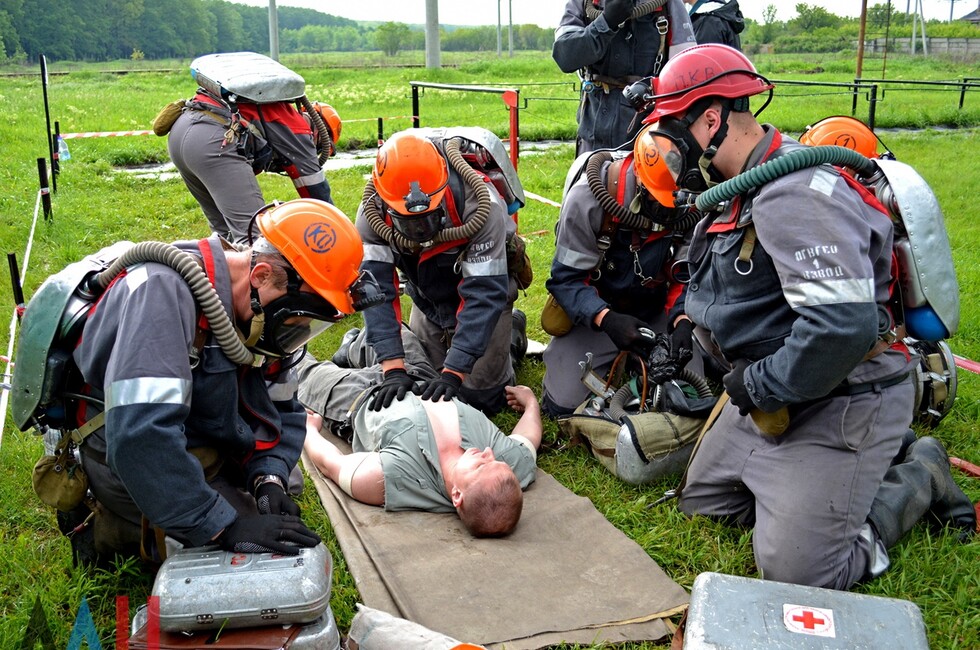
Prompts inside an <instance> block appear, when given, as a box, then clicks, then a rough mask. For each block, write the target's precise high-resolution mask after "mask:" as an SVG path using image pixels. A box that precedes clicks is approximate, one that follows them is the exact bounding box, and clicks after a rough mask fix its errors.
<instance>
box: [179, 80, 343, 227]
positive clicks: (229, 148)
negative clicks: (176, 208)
mask: <svg viewBox="0 0 980 650" xmlns="http://www.w3.org/2000/svg"><path fill="white" fill-rule="evenodd" d="M199 108H204V109H206V110H197V109H199ZM239 111H240V112H241V114H242V116H243V117H244V118H245V119H247V120H251V121H252V122H253V123H254V124H256V125H259V126H260V127H261V129H262V131H263V132H264V135H265V137H264V138H259V137H257V136H255V135H254V134H252V133H250V132H248V133H247V134H245V135H242V136H239V137H238V138H236V139H235V140H233V141H231V142H228V141H226V139H225V134H226V133H227V132H228V123H227V122H225V123H222V122H219V121H218V120H217V118H216V117H215V116H220V117H223V118H225V119H228V118H229V117H230V113H229V112H228V111H227V110H226V109H224V108H222V107H220V106H218V105H217V104H215V103H214V100H212V99H210V98H208V97H206V96H204V95H203V94H201V93H199V94H198V96H197V97H195V99H194V101H193V102H192V103H191V107H190V108H187V109H185V110H184V112H183V113H182V114H181V115H180V117H178V118H177V121H176V122H174V125H173V127H172V128H171V130H170V135H169V136H168V138H167V149H168V150H169V152H170V158H171V160H173V163H174V165H175V166H176V167H177V171H179V172H180V177H181V178H182V179H183V180H184V184H185V185H186V186H187V189H188V190H190V192H191V194H192V195H193V196H194V198H195V199H197V202H198V203H200V204H201V209H202V210H203V211H204V214H205V216H207V218H208V225H209V226H210V227H211V232H213V233H216V234H218V235H221V236H222V237H224V238H225V239H227V240H229V241H233V242H238V243H247V242H248V225H249V221H250V220H251V218H252V216H253V215H254V214H255V212H256V211H257V210H258V209H259V208H261V207H262V206H263V205H265V204H266V203H267V201H266V200H265V199H264V198H263V197H262V190H261V189H260V188H259V183H258V181H257V180H256V178H255V177H256V175H257V174H259V173H260V172H263V171H273V172H285V173H286V174H287V175H288V176H289V177H290V178H291V179H292V180H293V185H294V186H295V187H296V193H297V194H298V195H299V196H301V197H304V198H312V199H320V200H321V201H327V202H328V203H330V202H332V201H331V198H330V184H329V183H328V182H327V179H326V177H325V176H324V174H323V169H321V167H320V161H319V159H318V158H317V152H316V147H315V146H314V145H313V135H312V131H311V130H310V127H309V125H308V124H307V122H306V119H305V118H304V117H303V116H302V115H300V114H299V112H298V111H297V110H296V109H295V108H294V107H293V105H292V104H291V103H289V102H276V103H273V104H262V105H261V106H259V105H256V104H246V103H241V104H239ZM259 111H261V116H260V115H259ZM209 113H210V114H209Z"/></svg>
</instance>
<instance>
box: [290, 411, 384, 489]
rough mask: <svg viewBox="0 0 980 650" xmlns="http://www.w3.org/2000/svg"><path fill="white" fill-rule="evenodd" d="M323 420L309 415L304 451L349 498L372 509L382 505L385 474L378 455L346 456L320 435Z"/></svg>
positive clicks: (368, 453) (366, 453)
mask: <svg viewBox="0 0 980 650" xmlns="http://www.w3.org/2000/svg"><path fill="white" fill-rule="evenodd" d="M322 424H323V418H322V416H320V415H319V414H318V413H309V414H308V415H307V418H306V442H305V443H304V444H303V449H305V450H306V453H307V455H308V456H309V457H310V460H312V461H313V464H314V465H316V467H317V469H319V470H320V471H321V472H322V473H323V475H324V476H326V477H327V478H328V479H330V480H331V481H333V482H334V483H336V484H337V485H338V486H339V487H340V489H341V490H343V491H344V492H346V493H347V494H348V495H350V496H351V497H353V498H354V499H356V500H357V501H360V502H361V503H366V504H368V505H372V506H383V505H384V504H385V482H384V473H383V471H382V468H381V454H379V453H378V452H376V451H370V452H368V451H362V452H356V453H351V454H345V453H344V452H342V451H340V449H338V448H337V446H336V445H335V444H333V443H332V442H330V441H329V440H327V439H326V438H324V437H323V436H322V435H320V426H321V425H322Z"/></svg>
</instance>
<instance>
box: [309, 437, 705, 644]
mask: <svg viewBox="0 0 980 650" xmlns="http://www.w3.org/2000/svg"><path fill="white" fill-rule="evenodd" d="M328 435H329V434H328ZM330 439H331V440H332V441H334V442H335V444H338V446H339V447H341V448H342V449H343V448H345V447H347V446H346V444H345V443H344V442H342V441H340V440H338V439H337V438H334V437H333V436H331V437H330ZM347 449H349V447H347ZM303 464H304V466H305V467H306V469H307V471H308V473H309V474H310V476H311V477H312V479H313V483H314V485H315V486H316V490H317V492H318V494H319V496H320V501H321V502H322V503H323V506H324V508H325V509H326V511H327V515H328V517H329V518H330V522H331V524H332V526H333V528H334V531H335V533H336V535H337V538H338V540H339V542H340V547H341V550H342V552H343V554H344V558H345V560H346V562H347V566H348V568H349V570H350V572H351V574H352V575H353V577H354V582H355V584H356V586H357V588H358V590H359V592H360V595H361V602H363V603H364V604H365V605H367V606H369V607H373V608H375V609H379V610H382V611H385V612H388V613H390V614H392V615H393V616H398V617H400V618H404V619H406V620H409V621H414V622H416V623H419V624H421V625H423V626H425V627H426V628H428V629H430V630H433V631H436V632H440V633H442V634H445V635H447V636H450V637H453V638H456V639H460V640H461V641H466V642H469V643H478V644H482V645H485V646H488V647H491V648H503V647H505V646H506V649H507V650H519V649H534V648H542V647H545V646H548V645H553V644H557V643H561V642H567V643H578V644H590V643H595V642H599V641H607V642H623V641H654V640H658V639H662V638H663V637H665V636H667V635H668V634H671V633H672V632H673V629H674V628H673V625H672V624H671V622H670V621H669V620H668V617H670V616H673V615H676V614H679V613H680V612H682V611H683V610H684V609H685V608H686V606H687V602H688V594H687V592H686V591H685V590H684V589H683V588H682V587H681V586H680V585H678V584H677V583H675V582H674V581H673V580H671V579H670V578H669V577H668V576H667V575H666V574H665V573H664V572H663V570H661V568H660V567H659V566H658V565H657V563H656V562H654V561H653V560H652V559H651V558H650V556H649V555H647V554H646V552H645V551H644V550H643V549H642V548H640V546H639V545H637V544H636V543H635V542H633V541H632V540H631V539H629V538H628V537H626V535H624V534H623V533H622V532H621V531H619V530H618V529H617V528H615V527H614V526H613V525H612V524H610V523H609V522H608V521H607V520H606V519H605V517H603V516H602V514H600V513H599V512H598V511H597V510H596V509H595V507H594V506H593V505H592V502H591V501H590V500H589V499H587V498H584V497H580V496H577V495H575V494H574V493H572V492H571V491H569V490H568V489H566V488H565V487H564V486H562V485H561V484H560V483H558V481H556V480H555V479H554V478H553V477H552V476H550V475H549V474H547V473H545V472H544V471H542V470H540V469H539V470H538V473H537V478H536V480H535V482H534V484H532V485H531V487H530V488H529V489H528V490H527V491H526V492H525V499H524V511H523V514H522V516H521V521H520V524H519V525H518V527H517V529H516V530H515V531H514V533H512V534H511V535H509V536H508V537H505V538H502V539H476V538H474V537H472V536H471V535H470V534H469V533H468V532H467V531H466V529H465V528H464V527H463V525H462V524H461V523H460V521H459V518H458V517H456V516H455V515H454V514H434V513H427V512H396V513H389V512H385V511H384V510H383V509H382V508H378V507H375V506H368V505H364V504H361V503H358V502H357V501H354V500H353V499H351V498H349V497H348V496H347V495H345V494H344V493H343V492H341V491H340V489H339V488H338V487H337V486H336V485H334V484H333V482H332V481H330V480H329V479H326V478H324V477H323V476H322V475H321V474H320V473H319V472H318V471H317V469H316V467H315V466H314V465H313V463H312V462H310V460H309V459H308V458H307V457H306V455H305V454H304V456H303Z"/></svg>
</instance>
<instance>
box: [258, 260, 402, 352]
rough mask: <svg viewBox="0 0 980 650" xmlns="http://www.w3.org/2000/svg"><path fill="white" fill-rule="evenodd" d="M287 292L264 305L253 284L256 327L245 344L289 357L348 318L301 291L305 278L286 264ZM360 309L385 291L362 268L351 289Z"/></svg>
mask: <svg viewBox="0 0 980 650" xmlns="http://www.w3.org/2000/svg"><path fill="white" fill-rule="evenodd" d="M283 270H285V272H286V277H287V282H286V294H285V295H283V296H280V297H279V298H276V299H275V300H273V301H272V302H270V303H269V304H268V305H265V306H263V305H262V304H261V302H260V300H259V294H258V289H257V288H255V287H252V298H251V307H252V313H253V314H254V316H253V318H252V331H251V335H250V336H249V340H248V341H246V342H245V344H246V345H247V346H248V347H249V349H251V350H253V351H254V352H257V353H259V354H264V355H266V356H273V357H285V356H289V355H290V354H292V353H294V352H296V351H297V350H300V349H301V348H302V347H303V346H305V345H306V344H307V342H309V341H310V339H312V338H313V337H314V336H316V335H318V334H320V333H322V332H324V331H325V330H327V329H328V328H330V327H331V326H332V325H333V324H334V323H336V322H337V321H339V320H341V319H343V318H344V315H345V314H344V313H343V312H341V311H339V310H338V309H336V308H335V307H334V306H333V305H331V304H330V302H329V301H327V300H326V299H325V298H323V297H322V296H321V295H319V294H317V293H313V292H310V291H301V290H300V287H302V286H303V279H302V278H301V277H300V276H299V274H297V273H296V271H295V270H294V269H292V268H289V267H286V268H284V269H283ZM349 292H350V294H351V298H352V300H353V304H354V308H355V309H356V310H361V309H366V308H368V307H371V306H374V305H377V304H379V303H381V302H382V301H384V299H385V295H384V293H383V292H382V291H381V288H380V286H379V285H378V283H377V281H376V280H375V279H374V276H373V275H371V273H369V272H367V271H362V272H361V274H360V275H359V276H358V278H357V280H356V281H355V282H354V284H353V285H351V288H350V289H349Z"/></svg>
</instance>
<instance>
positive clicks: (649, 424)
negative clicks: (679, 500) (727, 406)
mask: <svg viewBox="0 0 980 650" xmlns="http://www.w3.org/2000/svg"><path fill="white" fill-rule="evenodd" d="M645 334H646V335H647V336H649V337H650V338H651V339H653V340H654V341H655V344H654V346H653V350H652V351H651V352H650V354H649V355H648V356H646V358H643V357H641V356H639V355H636V354H633V353H628V352H621V353H620V354H619V356H617V358H616V360H615V361H614V362H613V365H612V368H610V370H609V375H608V377H606V378H602V377H600V376H599V375H597V374H596V373H595V372H594V371H593V370H592V353H586V359H585V361H580V362H579V366H580V367H581V368H582V383H583V384H584V385H585V386H586V388H588V389H589V391H590V392H591V396H590V397H589V398H588V399H587V400H586V401H585V402H583V403H582V404H581V405H580V406H579V407H578V408H577V409H575V412H574V413H573V414H572V415H567V416H563V417H560V418H559V419H558V427H559V429H561V431H562V433H563V434H565V435H566V436H567V437H568V438H569V440H570V441H571V442H572V444H586V445H587V446H588V447H589V449H590V450H591V451H592V454H593V455H594V456H595V457H596V459H597V460H598V461H599V462H600V463H601V464H602V465H603V467H605V468H606V469H607V470H609V471H610V472H612V473H613V474H614V475H616V476H617V477H619V478H620V479H622V480H624V481H626V482H627V483H631V484H633V485H640V484H644V483H650V482H652V481H657V480H660V479H663V478H666V477H669V476H673V475H677V474H680V472H681V471H683V469H684V467H685V466H686V465H687V462H688V460H689V459H690V457H691V453H692V451H693V449H694V446H695V442H696V440H697V437H698V434H699V433H700V431H701V429H702V428H703V426H704V423H705V420H706V419H707V417H708V415H709V413H710V411H711V409H712V408H713V407H714V405H715V403H716V401H717V398H716V397H715V396H714V394H713V393H712V391H711V387H710V386H709V385H708V382H707V381H706V380H705V378H704V377H702V376H701V375H699V374H697V373H695V372H693V371H691V370H689V369H687V368H685V367H684V366H685V365H686V364H687V363H688V361H690V359H691V352H690V351H683V352H682V353H681V354H679V355H677V356H675V357H672V356H671V353H670V339H669V337H668V336H667V335H666V334H654V333H653V332H652V331H650V330H647V331H646V332H645ZM617 383H618V384H619V385H618V387H617V386H616V384H617Z"/></svg>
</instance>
